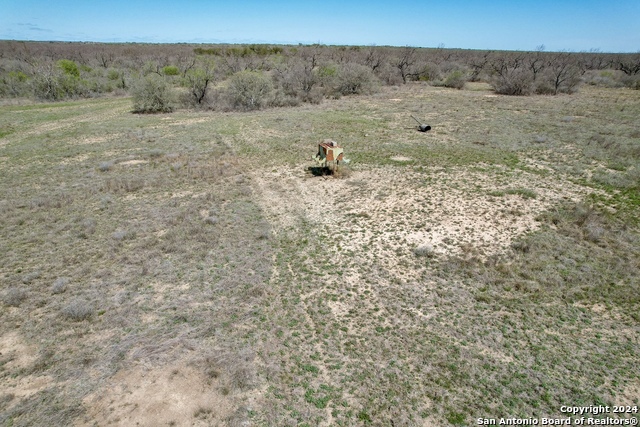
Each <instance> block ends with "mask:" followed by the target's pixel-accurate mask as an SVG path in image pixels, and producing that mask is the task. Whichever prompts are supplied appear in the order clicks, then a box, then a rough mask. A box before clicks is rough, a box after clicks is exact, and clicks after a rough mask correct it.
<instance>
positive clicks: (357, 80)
mask: <svg viewBox="0 0 640 427" xmlns="http://www.w3.org/2000/svg"><path fill="white" fill-rule="evenodd" d="M376 87H377V79H376V77H375V76H374V75H373V72H371V69H370V68H369V67H366V66H364V65H360V64H355V63H348V64H345V65H344V66H342V67H341V68H340V69H339V71H338V76H337V78H336V86H335V90H336V92H337V93H339V94H340V95H360V94H370V93H373V92H374V91H375V89H376Z"/></svg>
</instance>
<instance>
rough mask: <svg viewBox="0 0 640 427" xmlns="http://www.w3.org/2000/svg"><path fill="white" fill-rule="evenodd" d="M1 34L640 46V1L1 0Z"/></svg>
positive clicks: (119, 39) (512, 46) (22, 37)
mask: <svg viewBox="0 0 640 427" xmlns="http://www.w3.org/2000/svg"><path fill="white" fill-rule="evenodd" d="M0 39H15V40H61V41H99V42H151V43H176V42H185V43H281V44H298V43H304V44H308V43H323V44H343V45H379V46H382V45H393V46H420V47H437V46H444V47H447V48H463V49H508V50H533V49H535V48H536V47H537V46H539V45H544V46H545V48H546V50H570V51H588V50H591V49H599V50H601V51H603V52H637V51H640V1H639V0H609V1H591V0H581V1H578V0H567V1H563V0H538V1H518V0H511V1H507V0H495V1H479V0H457V1H456V0H453V1H446V0H439V1H431V0H426V1H416V0H405V1H398V0H396V1H393V2H392V1H377V0H369V1H364V0H342V1H338V0H324V1H317V0H310V1H291V0H272V1H258V0H237V1H204V0H193V1H189V0H172V1H168V0H154V1H150V0H129V1H126V0H111V1H91V0H85V1H69V0H58V1H54V0H46V1H44V0H19V1H16V0H0Z"/></svg>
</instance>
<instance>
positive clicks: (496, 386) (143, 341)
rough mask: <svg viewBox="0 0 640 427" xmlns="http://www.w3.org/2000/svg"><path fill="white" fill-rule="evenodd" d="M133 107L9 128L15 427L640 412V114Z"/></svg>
mask: <svg viewBox="0 0 640 427" xmlns="http://www.w3.org/2000/svg"><path fill="white" fill-rule="evenodd" d="M131 109H132V103H131V99H129V98H103V99H94V100H83V101H74V102H65V103H46V104H17V105H4V106H0V171H1V179H0V254H1V255H0V426H3V427H5V426H7V427H8V426H43V425H51V426H54V425H56V426H63V425H65V426H66V425H69V426H109V425H113V426H134V425H140V426H362V425H370V426H393V427H399V426H441V425H476V419H477V418H481V417H482V418H501V417H505V418H506V417H526V418H529V417H532V418H540V417H545V416H553V417H559V416H562V415H563V414H561V413H560V407H561V406H563V405H570V406H583V405H599V404H602V405H623V404H624V405H627V404H628V405H639V404H640V401H639V400H640V314H639V313H640V230H639V228H638V227H639V222H638V218H640V193H639V190H640V121H639V120H638V118H639V117H640V93H638V91H633V90H629V89H603V88H596V87H590V86H586V87H583V88H581V90H580V91H579V92H578V93H576V94H573V95H558V96H553V97H551V96H534V97H507V96H499V95H495V94H494V93H493V92H492V91H491V90H490V88H489V86H488V85H485V84H481V83H468V84H467V87H466V89H465V90H452V89H446V88H437V87H431V86H428V85H425V84H420V83H413V84H407V85H403V86H402V87H385V88H383V89H382V90H381V91H380V92H378V93H376V94H374V95H370V96H359V97H344V98H342V99H337V100H328V101H325V102H324V103H322V104H320V105H309V104H304V105H302V106H299V107H292V108H272V109H267V110H262V111H257V112H248V113H239V112H202V111H187V110H179V111H177V112H174V113H170V114H157V115H138V114H132V113H131ZM411 114H413V115H415V116H417V117H419V118H421V119H422V120H424V122H426V123H428V124H430V125H431V126H432V127H433V129H432V130H431V131H430V132H428V133H420V132H417V131H416V129H415V125H416V123H415V121H413V119H412V118H411V117H410V115H411ZM325 138H331V139H333V140H336V141H338V142H339V143H340V144H341V145H342V146H343V147H344V148H345V153H346V157H348V158H349V159H350V160H351V163H350V164H349V166H348V167H344V168H343V169H342V170H341V171H340V174H339V175H336V176H315V175H314V174H313V173H312V171H311V169H310V167H311V166H312V165H313V163H312V161H311V157H312V156H313V155H314V154H315V152H316V149H317V143H318V142H319V141H322V140H323V139H325ZM627 416H635V417H637V416H638V415H637V414H636V415H633V414H631V415H627Z"/></svg>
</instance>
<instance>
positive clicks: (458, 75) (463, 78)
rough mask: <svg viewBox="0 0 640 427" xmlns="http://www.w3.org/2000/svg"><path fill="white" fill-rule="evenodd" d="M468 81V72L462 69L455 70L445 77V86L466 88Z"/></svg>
mask: <svg viewBox="0 0 640 427" xmlns="http://www.w3.org/2000/svg"><path fill="white" fill-rule="evenodd" d="M466 83H467V73H465V72H464V71H462V70H454V71H452V72H451V73H449V75H448V76H447V77H446V78H445V79H444V82H443V86H444V87H450V88H454V89H464V85H465V84H466Z"/></svg>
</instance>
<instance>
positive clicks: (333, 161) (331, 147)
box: [313, 139, 345, 170]
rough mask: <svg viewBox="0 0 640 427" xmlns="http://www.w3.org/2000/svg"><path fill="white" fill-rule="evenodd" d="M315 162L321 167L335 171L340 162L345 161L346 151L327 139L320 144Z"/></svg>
mask: <svg viewBox="0 0 640 427" xmlns="http://www.w3.org/2000/svg"><path fill="white" fill-rule="evenodd" d="M313 160H315V161H316V163H318V165H320V166H324V167H326V168H330V169H332V170H335V169H336V168H337V167H338V166H339V165H340V162H342V161H345V158H344V149H343V148H342V147H340V146H339V145H338V143H337V142H335V141H332V140H330V139H325V140H324V141H322V142H321V143H319V144H318V154H316V155H315V157H313Z"/></svg>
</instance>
